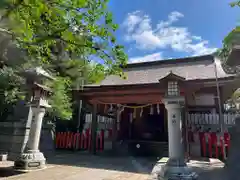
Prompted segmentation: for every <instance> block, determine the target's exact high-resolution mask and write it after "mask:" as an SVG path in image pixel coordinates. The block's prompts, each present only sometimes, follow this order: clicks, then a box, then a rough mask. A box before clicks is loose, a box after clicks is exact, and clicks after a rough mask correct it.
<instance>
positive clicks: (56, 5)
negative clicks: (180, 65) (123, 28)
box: [0, 0, 127, 118]
mask: <svg viewBox="0 0 240 180" xmlns="http://www.w3.org/2000/svg"><path fill="white" fill-rule="evenodd" d="M107 3H108V1H107V0H94V1H93V0H71V1H66V0H2V1H1V3H0V14H1V19H0V20H1V21H0V32H1V33H4V34H7V36H8V37H11V41H12V42H13V44H14V45H16V46H17V47H18V49H21V50H22V51H23V52H24V58H23V59H24V60H27V62H25V61H24V62H23V63H22V64H21V68H20V69H24V68H26V67H32V66H34V65H35V66H36V65H41V66H43V67H44V68H45V69H47V70H48V71H50V72H51V73H52V74H53V75H54V76H55V77H56V79H57V80H56V81H55V82H53V83H52V84H51V86H52V87H53V88H54V94H53V96H52V99H51V101H52V105H53V107H54V109H53V112H55V115H57V116H60V117H63V118H68V117H70V116H71V109H70V105H71V103H70V99H71V98H70V94H71V93H70V91H71V89H72V88H76V86H77V85H78V84H79V83H80V82H79V81H80V80H81V78H83V76H84V78H86V79H87V80H89V83H95V82H98V81H100V80H101V79H102V78H103V77H104V76H105V74H106V73H108V74H109V73H110V74H118V75H120V76H123V72H122V71H121V68H120V65H125V64H126V62H127V56H126V54H125V53H124V47H123V46H121V45H119V44H117V43H116V38H115V36H114V33H115V31H116V30H117V28H118V25H117V24H114V23H113V19H112V14H111V13H110V12H109V11H108V10H107ZM92 59H102V60H103V62H104V63H103V64H99V63H93V62H92ZM18 60H19V59H18V57H15V60H14V61H15V63H17V62H18ZM6 62H7V61H2V63H1V64H2V65H1V67H2V68H3V67H4V68H12V67H11V66H9V65H8V64H7V63H6ZM21 62H22V61H21ZM14 71H15V72H17V71H19V68H15V69H14ZM86 74H87V76H86Z"/></svg>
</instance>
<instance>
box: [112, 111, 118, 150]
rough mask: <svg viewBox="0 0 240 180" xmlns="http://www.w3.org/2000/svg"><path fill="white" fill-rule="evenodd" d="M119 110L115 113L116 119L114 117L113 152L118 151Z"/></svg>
mask: <svg viewBox="0 0 240 180" xmlns="http://www.w3.org/2000/svg"><path fill="white" fill-rule="evenodd" d="M119 118H120V116H119V110H118V109H117V112H115V117H114V122H113V131H112V133H113V137H112V138H113V139H112V150H113V152H116V150H117V136H118V129H117V126H118V121H119Z"/></svg>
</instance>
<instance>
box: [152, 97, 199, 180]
mask: <svg viewBox="0 0 240 180" xmlns="http://www.w3.org/2000/svg"><path fill="white" fill-rule="evenodd" d="M183 102H184V97H179V96H178V97H169V98H165V99H164V104H165V107H166V109H167V111H168V113H167V114H168V141H169V158H168V160H167V162H166V163H165V164H162V163H161V162H162V161H164V160H165V158H163V159H164V160H163V159H161V160H160V163H157V164H156V165H155V166H154V168H153V171H152V174H151V180H170V179H182V180H196V179H197V177H198V176H197V174H196V173H195V172H193V171H192V170H191V169H190V168H189V167H187V165H186V163H185V160H184V152H183V138H182V117H181V104H183Z"/></svg>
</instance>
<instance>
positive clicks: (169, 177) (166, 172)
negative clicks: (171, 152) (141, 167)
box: [149, 158, 198, 180]
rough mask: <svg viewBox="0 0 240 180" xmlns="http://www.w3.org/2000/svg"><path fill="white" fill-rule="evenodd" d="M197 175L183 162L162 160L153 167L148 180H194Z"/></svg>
mask: <svg viewBox="0 0 240 180" xmlns="http://www.w3.org/2000/svg"><path fill="white" fill-rule="evenodd" d="M197 178H198V175H197V174H196V173H195V172H193V171H192V169H191V168H189V167H188V166H187V165H186V163H185V162H184V160H177V159H168V158H162V159H161V160H160V161H158V162H157V164H156V165H155V166H154V168H153V171H152V174H151V178H150V179H149V180H180V179H181V180H196V179H197Z"/></svg>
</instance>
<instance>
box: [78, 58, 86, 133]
mask: <svg viewBox="0 0 240 180" xmlns="http://www.w3.org/2000/svg"><path fill="white" fill-rule="evenodd" d="M83 68H84V70H83V71H85V60H83ZM83 71H82V74H81V76H82V77H81V82H80V87H79V84H78V89H80V90H81V91H82V90H83V86H84V84H85V73H84V72H83ZM82 105H83V102H82V99H80V100H79V107H78V124H77V132H79V127H80V123H81V111H82Z"/></svg>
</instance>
